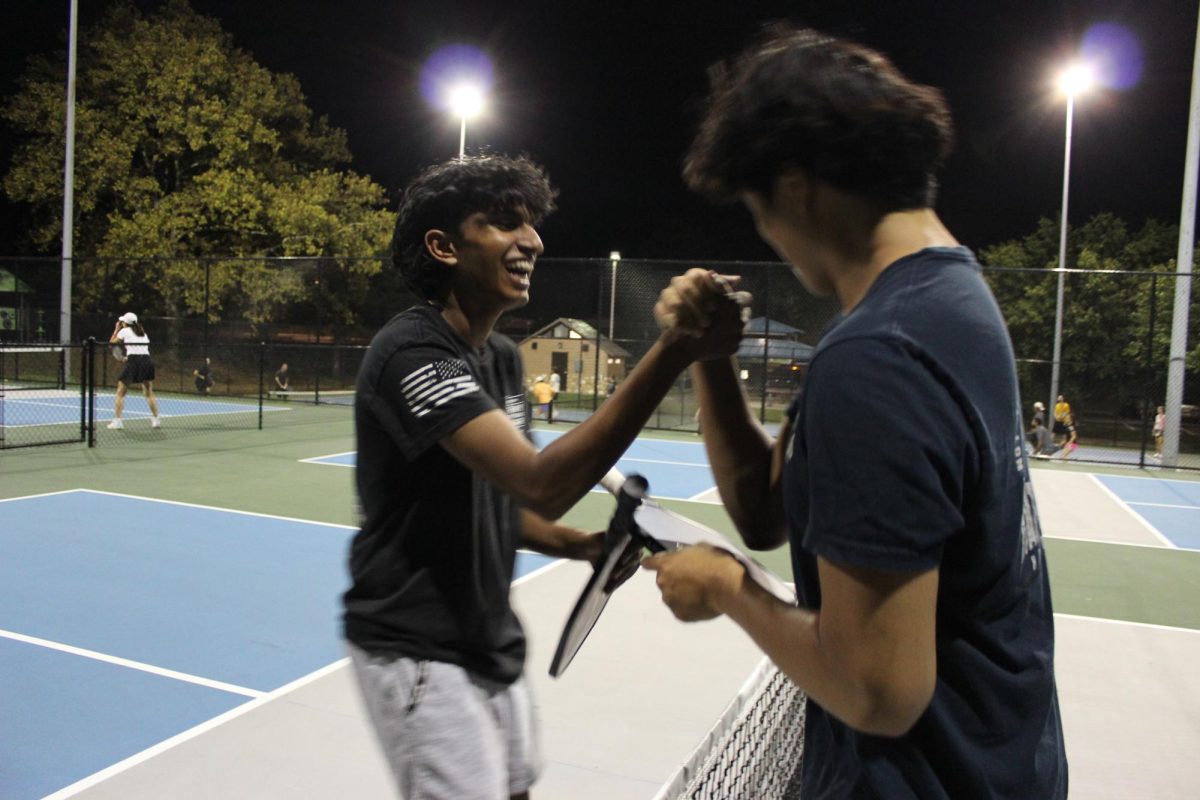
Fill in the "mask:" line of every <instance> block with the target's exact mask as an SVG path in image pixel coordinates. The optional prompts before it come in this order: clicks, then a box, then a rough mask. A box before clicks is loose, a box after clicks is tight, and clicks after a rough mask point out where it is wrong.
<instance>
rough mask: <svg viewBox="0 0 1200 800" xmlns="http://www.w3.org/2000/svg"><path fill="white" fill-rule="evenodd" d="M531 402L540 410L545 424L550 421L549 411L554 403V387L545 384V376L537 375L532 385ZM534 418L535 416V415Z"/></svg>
mask: <svg viewBox="0 0 1200 800" xmlns="http://www.w3.org/2000/svg"><path fill="white" fill-rule="evenodd" d="M532 392H533V400H534V402H535V403H536V404H537V405H538V407H539V408H541V409H542V419H545V420H546V421H547V422H550V421H552V420H551V418H550V414H551V409H552V408H553V402H554V387H553V386H551V385H550V384H549V383H547V382H546V376H545V375H538V377H537V380H536V381H535V382H534V384H533V389H532ZM534 416H537V415H536V414H535V415H534Z"/></svg>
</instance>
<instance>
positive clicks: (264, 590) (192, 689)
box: [0, 490, 553, 800]
mask: <svg viewBox="0 0 1200 800" xmlns="http://www.w3.org/2000/svg"><path fill="white" fill-rule="evenodd" d="M0 531H2V533H0V675H2V676H3V680H0V719H2V720H4V722H3V723H2V724H3V731H4V734H3V742H4V743H3V746H2V747H0V787H2V791H0V795H2V796H3V797H4V798H5V800H26V798H37V797H43V796H44V795H46V794H49V793H52V792H54V791H57V790H59V789H61V788H63V787H65V786H68V785H70V784H72V783H74V782H76V781H78V780H80V779H83V778H85V777H87V776H89V775H91V774H93V773H95V772H97V771H99V770H101V769H105V768H107V767H109V766H111V765H113V764H115V763H117V762H119V761H121V760H123V759H126V758H129V757H131V756H134V755H136V754H137V753H139V752H141V751H143V750H145V749H146V748H148V747H151V746H153V745H156V744H158V743H160V742H162V741H163V740H166V739H169V738H171V737H173V736H176V735H178V734H181V733H184V732H185V731H187V730H189V729H191V728H193V727H195V726H197V725H201V724H204V723H206V722H208V721H210V720H212V719H213V718H214V717H218V716H219V715H221V714H223V713H226V712H229V711H231V710H232V709H235V708H237V707H239V706H242V705H244V704H246V703H249V702H263V701H264V700H265V699H269V698H270V696H271V694H272V693H273V692H276V691H278V690H279V689H281V688H282V687H284V686H286V685H288V684H290V683H292V682H295V681H297V680H300V679H303V678H305V676H309V675H311V674H312V673H314V672H316V671H318V670H321V669H323V668H325V667H327V666H328V665H330V664H333V663H335V662H338V661H340V660H341V659H342V658H343V657H344V655H345V654H344V650H343V644H342V640H341V636H340V632H339V631H340V624H339V615H340V595H341V593H342V592H343V591H344V590H345V588H346V585H347V577H346V572H345V560H346V552H347V547H348V544H349V541H350V538H351V536H352V535H353V529H351V528H347V527H344V526H338V525H328V524H320V523H312V522H304V521H300V520H293V519H285V518H279V517H272V516H266V515H260V514H249V513H242V512H234V511H229V510H225V509H220V508H210V507H201V506H195V505H187V504H182V503H172V502H165V501H156V500H149V499H145V498H138V497H130V496H124V495H113V494H106V493H101V492H94V491H84V490H80V491H71V492H62V493H56V494H47V495H39V496H33V497H25V498H17V499H13V500H6V501H0ZM552 561H553V560H552V559H549V558H546V557H544V556H539V555H534V554H529V553H521V554H520V555H519V557H518V559H517V575H518V576H522V575H526V574H528V573H530V572H532V571H534V570H537V569H539V568H541V567H543V566H545V565H547V564H549V563H551V562H552Z"/></svg>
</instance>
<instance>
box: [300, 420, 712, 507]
mask: <svg viewBox="0 0 1200 800" xmlns="http://www.w3.org/2000/svg"><path fill="white" fill-rule="evenodd" d="M562 435H563V434H561V433H558V432H557V431H541V430H535V431H534V432H533V440H534V443H535V444H537V446H538V447H545V446H546V445H547V444H549V443H550V442H552V441H554V440H555V439H557V438H558V437H559V436H562ZM305 460H306V461H308V462H310V463H313V464H330V465H334V466H339V467H353V466H354V453H337V454H334V455H328V456H322V457H320V458H309V459H305ZM617 469H619V470H621V471H622V472H624V473H625V474H626V475H628V474H629V473H632V472H636V473H638V474H639V475H641V476H643V477H644V478H645V479H646V480H648V481H649V482H650V493H651V494H653V495H654V496H655V497H661V498H668V499H677V500H693V499H698V498H699V496H700V495H703V494H706V493H708V492H711V491H712V490H713V488H714V487H715V485H716V484H715V483H714V482H713V476H712V469H711V468H710V467H709V465H708V454H707V453H705V452H704V443H703V442H701V441H699V438H697V441H695V442H681V441H677V440H671V439H637V440H636V441H634V443H633V444H631V445H630V446H629V449H628V450H626V451H625V454H624V455H623V456H621V460H620V461H618V462H617ZM601 491H602V490H601Z"/></svg>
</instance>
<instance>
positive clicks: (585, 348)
mask: <svg viewBox="0 0 1200 800" xmlns="http://www.w3.org/2000/svg"><path fill="white" fill-rule="evenodd" d="M587 351H588V346H587V345H586V344H585V345H583V352H585V353H586V352H587Z"/></svg>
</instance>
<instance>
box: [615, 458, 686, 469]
mask: <svg viewBox="0 0 1200 800" xmlns="http://www.w3.org/2000/svg"><path fill="white" fill-rule="evenodd" d="M618 460H619V461H636V462H637V463H639V464H667V465H668V466H672V467H703V468H704V469H708V464H707V463H704V464H699V463H696V462H695V461H665V460H663V459H657V458H629V457H626V456H621V458H620V459H618Z"/></svg>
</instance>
